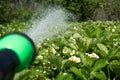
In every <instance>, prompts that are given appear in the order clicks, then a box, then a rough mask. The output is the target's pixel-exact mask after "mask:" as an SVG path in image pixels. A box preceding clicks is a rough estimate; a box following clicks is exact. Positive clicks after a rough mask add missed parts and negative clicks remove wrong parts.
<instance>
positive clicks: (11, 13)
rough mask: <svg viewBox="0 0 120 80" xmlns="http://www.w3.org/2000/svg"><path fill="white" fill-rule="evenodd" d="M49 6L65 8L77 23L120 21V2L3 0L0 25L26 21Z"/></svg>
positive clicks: (95, 0)
mask: <svg viewBox="0 0 120 80" xmlns="http://www.w3.org/2000/svg"><path fill="white" fill-rule="evenodd" d="M49 6H53V7H55V6H59V7H63V8H64V9H65V10H67V11H69V12H70V13H72V14H74V17H75V19H76V20H77V21H85V20H91V19H92V20H119V19H120V15H119V14H120V0H9V1H8V0H1V1H0V23H1V24H3V23H8V22H11V21H13V20H17V21H26V20H28V19H30V18H31V15H33V13H34V12H35V10H37V8H38V7H39V11H40V12H39V14H40V13H42V11H43V7H44V9H45V8H46V7H49ZM71 20H72V17H71Z"/></svg>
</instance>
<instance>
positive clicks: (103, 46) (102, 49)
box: [97, 43, 108, 54]
mask: <svg viewBox="0 0 120 80" xmlns="http://www.w3.org/2000/svg"><path fill="white" fill-rule="evenodd" d="M97 47H98V48H99V49H100V50H101V51H104V52H105V53H106V54H108V49H107V47H106V46H105V45H103V44H100V43H98V44H97Z"/></svg>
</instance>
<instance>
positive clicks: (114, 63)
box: [109, 60, 120, 75]
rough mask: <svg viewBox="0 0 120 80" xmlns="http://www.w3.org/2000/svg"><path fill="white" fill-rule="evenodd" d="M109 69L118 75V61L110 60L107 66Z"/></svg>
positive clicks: (119, 67) (119, 64)
mask: <svg viewBox="0 0 120 80" xmlns="http://www.w3.org/2000/svg"><path fill="white" fill-rule="evenodd" d="M109 68H110V70H111V71H112V72H114V73H116V74H119V75H120V60H112V61H111V62H110V64H109Z"/></svg>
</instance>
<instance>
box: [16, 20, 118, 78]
mask: <svg viewBox="0 0 120 80" xmlns="http://www.w3.org/2000/svg"><path fill="white" fill-rule="evenodd" d="M119 29H120V22H119V21H106V22H101V21H97V22H93V21H87V22H82V23H70V24H69V28H68V29H67V30H66V31H65V32H64V33H62V34H60V35H56V36H53V37H51V38H49V39H46V40H45V41H43V42H42V43H39V44H37V46H36V47H37V53H38V55H37V57H36V58H35V61H34V62H33V63H32V65H31V66H30V67H29V68H28V69H25V70H24V71H22V72H21V73H18V75H16V76H17V79H16V80H96V79H97V80H113V79H115V80H118V79H119V78H120V70H119V69H120V35H119V34H120V31H119Z"/></svg>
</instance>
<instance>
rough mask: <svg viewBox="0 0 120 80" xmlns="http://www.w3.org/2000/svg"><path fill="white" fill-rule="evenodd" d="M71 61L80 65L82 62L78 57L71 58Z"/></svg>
mask: <svg viewBox="0 0 120 80" xmlns="http://www.w3.org/2000/svg"><path fill="white" fill-rule="evenodd" d="M69 60H71V61H73V62H76V63H79V62H80V58H78V57H76V56H71V57H70V58H69Z"/></svg>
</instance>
